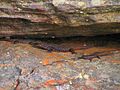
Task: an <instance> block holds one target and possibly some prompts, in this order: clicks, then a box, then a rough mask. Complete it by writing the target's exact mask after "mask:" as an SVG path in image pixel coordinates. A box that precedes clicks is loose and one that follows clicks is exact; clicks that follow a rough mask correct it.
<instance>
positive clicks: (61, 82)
mask: <svg viewBox="0 0 120 90" xmlns="http://www.w3.org/2000/svg"><path fill="white" fill-rule="evenodd" d="M66 82H67V80H53V79H51V80H48V81H46V82H45V83H44V84H43V85H44V86H45V87H48V86H54V85H61V84H64V83H66Z"/></svg>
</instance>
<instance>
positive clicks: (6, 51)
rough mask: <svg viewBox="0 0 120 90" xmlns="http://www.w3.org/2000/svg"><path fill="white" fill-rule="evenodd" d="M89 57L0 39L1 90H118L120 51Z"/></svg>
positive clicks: (89, 51) (111, 49)
mask: <svg viewBox="0 0 120 90" xmlns="http://www.w3.org/2000/svg"><path fill="white" fill-rule="evenodd" d="M95 51H101V52H102V51H104V52H107V53H109V55H105V56H104V55H103V56H101V57H100V59H98V58H94V59H93V60H92V61H91V62H90V61H89V60H84V59H79V60H75V59H74V58H75V57H76V55H74V54H71V53H69V52H66V53H63V52H51V53H49V52H47V51H45V50H41V49H36V48H33V47H31V46H30V45H28V44H12V43H10V42H6V41H0V90H120V51H119V50H118V49H114V48H107V49H106V48H91V49H89V50H84V51H82V50H77V51H76V52H78V53H79V54H78V55H80V54H81V53H85V54H88V53H93V52H95Z"/></svg>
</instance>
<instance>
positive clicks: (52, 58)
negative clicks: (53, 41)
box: [42, 52, 65, 65]
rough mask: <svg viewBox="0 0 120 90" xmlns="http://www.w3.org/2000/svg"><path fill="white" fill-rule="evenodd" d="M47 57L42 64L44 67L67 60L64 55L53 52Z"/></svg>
mask: <svg viewBox="0 0 120 90" xmlns="http://www.w3.org/2000/svg"><path fill="white" fill-rule="evenodd" d="M46 55H47V56H46V57H45V58H44V59H43V61H42V64H43V65H49V64H52V63H55V62H56V63H57V62H63V60H62V59H65V57H64V56H63V55H60V54H58V53H56V52H51V53H49V54H46Z"/></svg>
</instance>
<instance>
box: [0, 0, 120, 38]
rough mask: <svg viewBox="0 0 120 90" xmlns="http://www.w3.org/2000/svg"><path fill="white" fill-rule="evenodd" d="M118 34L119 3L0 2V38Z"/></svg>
mask: <svg viewBox="0 0 120 90" xmlns="http://www.w3.org/2000/svg"><path fill="white" fill-rule="evenodd" d="M112 33H120V1H119V0H35V1H33V0H1V1H0V36H12V35H23V36H27V35H28V36H32V37H33V36H36V37H52V38H54V37H66V36H80V35H81V36H95V35H101V34H112Z"/></svg>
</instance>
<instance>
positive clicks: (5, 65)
mask: <svg viewBox="0 0 120 90" xmlns="http://www.w3.org/2000/svg"><path fill="white" fill-rule="evenodd" d="M10 66H14V64H0V67H10Z"/></svg>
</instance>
